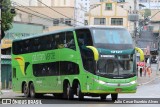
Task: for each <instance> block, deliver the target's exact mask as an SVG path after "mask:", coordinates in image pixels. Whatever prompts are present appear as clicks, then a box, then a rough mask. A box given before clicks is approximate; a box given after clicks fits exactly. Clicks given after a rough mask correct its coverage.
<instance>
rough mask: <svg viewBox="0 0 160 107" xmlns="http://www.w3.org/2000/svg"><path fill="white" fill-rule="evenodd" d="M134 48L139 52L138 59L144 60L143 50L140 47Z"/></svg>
mask: <svg viewBox="0 0 160 107" xmlns="http://www.w3.org/2000/svg"><path fill="white" fill-rule="evenodd" d="M135 50H136V51H137V52H138V53H140V61H144V52H143V51H142V49H140V48H138V47H135Z"/></svg>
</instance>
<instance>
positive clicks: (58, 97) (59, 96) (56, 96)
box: [53, 93, 63, 99]
mask: <svg viewBox="0 0 160 107" xmlns="http://www.w3.org/2000/svg"><path fill="white" fill-rule="evenodd" d="M53 95H54V97H55V98H57V99H61V98H63V94H57V93H55V94H53Z"/></svg>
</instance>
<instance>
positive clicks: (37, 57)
mask: <svg viewBox="0 0 160 107" xmlns="http://www.w3.org/2000/svg"><path fill="white" fill-rule="evenodd" d="M52 59H55V53H46V54H34V55H33V56H32V62H36V61H44V60H52Z"/></svg>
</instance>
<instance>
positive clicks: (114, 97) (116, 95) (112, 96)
mask: <svg viewBox="0 0 160 107" xmlns="http://www.w3.org/2000/svg"><path fill="white" fill-rule="evenodd" d="M111 98H112V101H115V100H117V98H118V93H114V94H111Z"/></svg>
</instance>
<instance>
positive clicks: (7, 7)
mask: <svg viewBox="0 0 160 107" xmlns="http://www.w3.org/2000/svg"><path fill="white" fill-rule="evenodd" d="M1 15H2V16H1V17H2V26H1V27H2V30H3V31H6V30H9V29H11V28H12V22H13V17H14V16H15V15H16V14H13V13H11V2H10V0H3V1H2V14H1Z"/></svg>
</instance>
